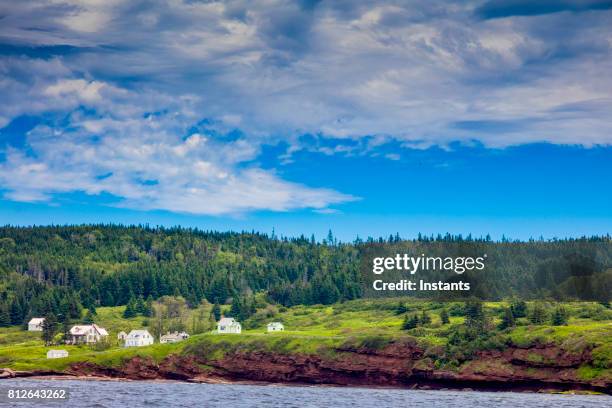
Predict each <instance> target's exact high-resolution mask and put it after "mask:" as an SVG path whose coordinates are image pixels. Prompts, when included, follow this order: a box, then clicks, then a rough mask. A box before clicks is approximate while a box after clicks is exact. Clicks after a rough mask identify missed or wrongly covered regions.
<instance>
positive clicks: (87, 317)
mask: <svg viewBox="0 0 612 408" xmlns="http://www.w3.org/2000/svg"><path fill="white" fill-rule="evenodd" d="M83 323H87V324H92V323H94V315H93V313H91V310H87V314H85V317H84V318H83Z"/></svg>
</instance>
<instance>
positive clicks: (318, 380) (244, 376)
mask: <svg viewBox="0 0 612 408" xmlns="http://www.w3.org/2000/svg"><path fill="white" fill-rule="evenodd" d="M590 361H591V356H590V353H589V352H588V351H585V352H581V353H570V352H567V351H564V350H562V349H561V348H559V347H556V346H551V345H549V346H541V347H537V348H536V347H531V348H525V349H522V348H508V349H506V350H504V351H484V352H480V353H478V354H477V355H476V356H475V357H474V358H473V359H472V360H471V361H468V362H466V363H464V364H462V365H461V366H460V367H459V368H457V369H452V370H451V369H437V368H436V367H435V366H434V363H433V361H432V360H431V359H430V358H429V357H428V356H427V353H426V351H425V350H423V349H421V348H419V347H418V346H417V345H410V344H391V345H389V346H387V347H384V348H382V349H380V350H372V349H367V348H363V347H362V348H351V347H342V348H338V349H336V350H334V352H333V353H320V354H316V355H314V354H309V355H305V354H290V353H275V352H270V351H263V350H261V351H236V352H230V353H227V354H225V355H224V357H222V358H217V359H213V358H209V357H207V355H203V354H198V353H192V354H187V355H170V356H168V357H166V358H165V359H164V360H162V361H161V362H159V363H157V362H155V361H154V360H153V359H151V358H142V357H134V358H132V359H129V360H127V361H125V362H124V364H123V365H122V366H120V367H112V368H108V367H101V366H98V365H96V364H93V363H89V362H81V363H75V364H73V365H71V366H70V367H69V369H67V370H66V371H65V372H62V373H50V372H45V373H35V372H32V373H20V372H13V375H10V374H6V373H5V375H4V376H24V375H52V374H63V375H74V376H96V377H99V376H102V377H107V378H124V379H132V380H155V379H171V380H182V381H196V382H218V381H250V382H274V383H297V384H330V385H358V386H389V387H408V388H421V389H423V388H424V389H441V388H452V389H483V390H515V391H522V390H529V391H566V390H588V391H598V392H604V393H608V394H610V393H611V391H610V387H611V385H612V379H611V378H609V377H598V378H596V379H593V380H584V379H581V378H580V376H579V375H578V367H580V366H581V365H583V364H586V363H589V362H590ZM1 374H2V373H0V375H1Z"/></svg>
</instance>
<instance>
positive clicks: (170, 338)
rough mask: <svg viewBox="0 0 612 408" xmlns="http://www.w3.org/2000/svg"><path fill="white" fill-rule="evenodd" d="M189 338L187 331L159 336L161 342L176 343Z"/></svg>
mask: <svg viewBox="0 0 612 408" xmlns="http://www.w3.org/2000/svg"><path fill="white" fill-rule="evenodd" d="M188 338H189V335H188V334H187V333H185V332H174V333H166V334H164V335H163V336H161V337H160V338H159V342H160V343H162V344H165V343H176V342H179V341H183V340H186V339H188Z"/></svg>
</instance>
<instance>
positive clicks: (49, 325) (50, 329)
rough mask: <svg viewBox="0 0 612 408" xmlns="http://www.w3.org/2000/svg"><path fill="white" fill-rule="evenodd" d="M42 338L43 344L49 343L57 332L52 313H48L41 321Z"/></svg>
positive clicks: (55, 319) (55, 320)
mask: <svg viewBox="0 0 612 408" xmlns="http://www.w3.org/2000/svg"><path fill="white" fill-rule="evenodd" d="M42 328H43V331H42V339H43V341H44V342H45V345H47V346H48V345H50V344H51V343H52V342H53V338H54V337H55V333H57V318H56V317H55V315H54V314H53V313H49V314H47V315H46V316H45V320H44V321H43V327H42Z"/></svg>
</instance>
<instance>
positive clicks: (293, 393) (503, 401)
mask: <svg viewBox="0 0 612 408" xmlns="http://www.w3.org/2000/svg"><path fill="white" fill-rule="evenodd" d="M9 387H17V388H45V387H51V388H58V387H62V388H68V389H70V399H69V400H68V401H67V402H61V403H53V404H50V403H48V402H36V403H31V402H19V403H12V404H9V403H3V402H0V406H13V407H23V408H25V407H79V408H84V407H87V408H89V407H97V408H102V407H123V406H127V407H145V406H146V407H148V408H155V407H164V408H168V407H192V408H196V407H223V408H244V407H283V408H292V407H295V408H302V407H317V408H318V407H351V408H359V407H364V408H366V407H367V408H371V407H376V408H382V407H402V408H404V407H435V408H450V407H461V408H466V407H467V408H474V407H495V408H506V407H507V408H517V407H555V408H564V407H584V408H590V407H593V408H605V407H611V408H612V397H610V396H604V395H558V394H533V393H509V392H470V391H421V390H402V389H380V388H349V387H299V386H298V387H295V386H274V385H267V386H261V385H238V384H191V383H180V382H138V381H135V382H115V381H79V380H33V379H12V380H2V381H0V389H1V390H2V391H3V392H6V390H7V388H9Z"/></svg>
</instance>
